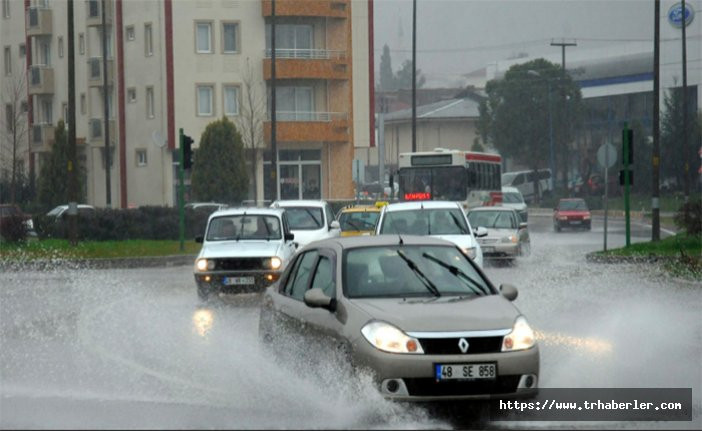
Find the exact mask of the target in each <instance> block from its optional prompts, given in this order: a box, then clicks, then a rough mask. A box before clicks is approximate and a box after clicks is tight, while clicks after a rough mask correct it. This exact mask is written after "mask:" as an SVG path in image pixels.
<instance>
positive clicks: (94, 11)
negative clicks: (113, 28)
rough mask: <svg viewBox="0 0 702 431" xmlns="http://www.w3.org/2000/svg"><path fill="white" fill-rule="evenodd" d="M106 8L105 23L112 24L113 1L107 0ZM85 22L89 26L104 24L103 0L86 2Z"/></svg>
mask: <svg viewBox="0 0 702 431" xmlns="http://www.w3.org/2000/svg"><path fill="white" fill-rule="evenodd" d="M105 3H106V8H105V12H106V14H105V23H106V24H107V25H110V24H112V2H111V1H107V2H105ZM85 7H86V11H85V24H86V25H87V26H88V27H93V26H101V25H102V9H101V8H102V1H100V0H88V1H86V2H85Z"/></svg>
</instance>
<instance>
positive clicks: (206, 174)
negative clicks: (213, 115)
mask: <svg viewBox="0 0 702 431" xmlns="http://www.w3.org/2000/svg"><path fill="white" fill-rule="evenodd" d="M248 184H249V176H248V174H247V172H246V162H245V160H244V144H243V142H242V139H241V135H240V134H239V131H238V130H237V128H236V126H235V125H234V123H232V122H231V121H229V120H228V119H227V118H226V117H223V118H222V119H221V120H217V121H213V122H212V123H210V124H208V125H207V128H205V131H204V132H203V133H202V136H201V137H200V145H199V147H198V149H197V151H196V152H195V162H194V163H193V173H192V177H191V185H192V192H193V195H194V197H195V198H196V199H198V200H201V201H218V202H225V203H239V202H240V201H241V200H243V199H244V198H245V197H246V195H247V193H248Z"/></svg>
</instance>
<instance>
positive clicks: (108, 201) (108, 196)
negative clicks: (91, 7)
mask: <svg viewBox="0 0 702 431" xmlns="http://www.w3.org/2000/svg"><path fill="white" fill-rule="evenodd" d="M100 7H101V8H102V98H103V103H104V116H105V118H104V119H103V120H104V125H105V206H106V207H107V208H110V207H111V206H112V187H111V185H110V170H111V169H110V168H111V167H112V157H111V154H110V121H109V113H110V103H109V102H110V101H109V99H108V88H107V19H106V18H105V15H106V14H107V12H106V11H105V0H102V5H101V6H100Z"/></svg>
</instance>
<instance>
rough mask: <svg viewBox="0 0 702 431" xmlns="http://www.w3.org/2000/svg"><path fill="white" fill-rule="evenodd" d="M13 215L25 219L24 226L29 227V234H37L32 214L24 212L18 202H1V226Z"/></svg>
mask: <svg viewBox="0 0 702 431" xmlns="http://www.w3.org/2000/svg"><path fill="white" fill-rule="evenodd" d="M12 217H20V218H22V219H23V220H24V227H25V228H26V229H27V234H28V235H29V236H36V235H37V233H36V231H35V230H34V221H33V220H32V216H31V215H29V214H26V213H24V211H22V209H21V208H20V207H19V205H17V204H0V226H2V225H4V224H5V223H6V222H7V220H9V219H11V218H12ZM18 227H19V225H18Z"/></svg>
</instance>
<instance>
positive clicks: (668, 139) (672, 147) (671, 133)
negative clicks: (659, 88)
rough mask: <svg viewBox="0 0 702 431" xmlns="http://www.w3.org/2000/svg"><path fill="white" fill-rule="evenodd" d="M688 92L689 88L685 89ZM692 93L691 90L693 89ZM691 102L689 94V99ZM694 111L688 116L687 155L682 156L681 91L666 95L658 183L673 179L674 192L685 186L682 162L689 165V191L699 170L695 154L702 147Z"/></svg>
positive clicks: (675, 89)
mask: <svg viewBox="0 0 702 431" xmlns="http://www.w3.org/2000/svg"><path fill="white" fill-rule="evenodd" d="M688 90H689V89H688ZM693 91H694V89H693ZM688 100H692V94H690V95H689V96H688ZM696 117H697V115H696V113H695V112H693V111H692V110H690V112H689V113H688V117H687V127H688V132H687V138H688V145H687V149H688V152H687V153H684V146H683V130H682V126H683V115H682V88H680V87H676V88H671V89H669V90H668V91H667V92H666V95H665V98H664V100H663V112H662V113H661V176H660V178H661V182H662V181H664V180H666V179H670V178H674V179H675V184H676V187H675V188H676V189H678V190H682V189H683V186H684V179H685V177H684V169H685V162H686V161H687V162H688V163H689V164H690V185H691V186H692V187H691V188H690V190H691V191H692V190H694V178H697V175H695V174H696V173H697V170H698V169H699V167H700V157H699V156H698V155H697V151H698V150H699V149H700V147H701V146H702V142H700V121H699V120H698V118H696Z"/></svg>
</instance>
